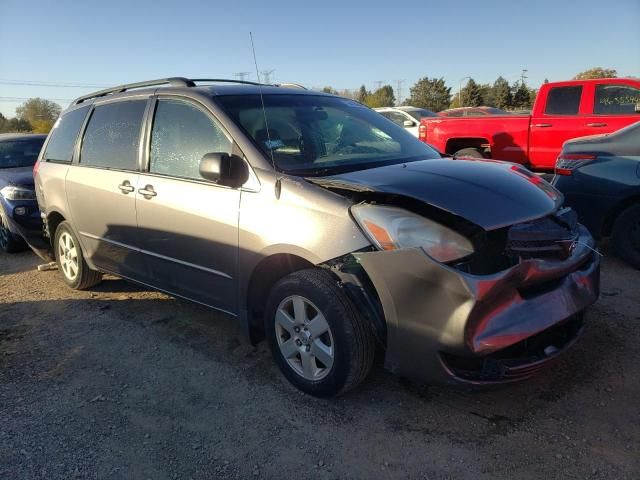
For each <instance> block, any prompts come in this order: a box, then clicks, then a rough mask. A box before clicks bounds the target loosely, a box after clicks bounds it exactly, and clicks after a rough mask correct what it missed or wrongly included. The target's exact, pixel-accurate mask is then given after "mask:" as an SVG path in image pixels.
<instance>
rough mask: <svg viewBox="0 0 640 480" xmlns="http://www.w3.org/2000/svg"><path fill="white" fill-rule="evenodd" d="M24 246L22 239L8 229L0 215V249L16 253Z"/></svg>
mask: <svg viewBox="0 0 640 480" xmlns="http://www.w3.org/2000/svg"><path fill="white" fill-rule="evenodd" d="M24 248H25V243H24V241H23V240H22V239H21V238H20V237H17V236H15V235H14V234H13V233H12V232H11V230H9V226H8V225H6V224H5V223H4V221H3V220H2V215H0V250H2V251H3V252H5V253H16V252H19V251H21V250H24Z"/></svg>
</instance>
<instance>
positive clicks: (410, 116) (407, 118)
mask: <svg viewBox="0 0 640 480" xmlns="http://www.w3.org/2000/svg"><path fill="white" fill-rule="evenodd" d="M374 110H375V111H376V112H378V113H379V114H380V115H383V116H385V117H387V118H388V119H389V120H391V121H392V122H393V123H396V124H398V125H400V126H401V127H403V128H406V129H407V130H408V131H409V132H411V133H412V134H413V135H414V136H416V137H417V136H418V126H419V125H420V120H421V119H422V118H424V117H437V116H438V114H437V113H435V112H432V111H431V110H427V109H425V108H418V107H410V106H406V107H380V108H374Z"/></svg>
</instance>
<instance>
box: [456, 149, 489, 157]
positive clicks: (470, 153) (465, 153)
mask: <svg viewBox="0 0 640 480" xmlns="http://www.w3.org/2000/svg"><path fill="white" fill-rule="evenodd" d="M453 156H454V157H456V158H463V157H467V158H485V156H484V154H483V153H482V151H481V150H480V149H479V148H463V149H460V150H458V151H457V152H456V153H454V154H453Z"/></svg>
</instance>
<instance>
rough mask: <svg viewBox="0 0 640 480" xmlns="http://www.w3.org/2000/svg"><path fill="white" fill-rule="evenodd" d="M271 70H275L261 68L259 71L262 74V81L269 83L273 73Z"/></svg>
mask: <svg viewBox="0 0 640 480" xmlns="http://www.w3.org/2000/svg"><path fill="white" fill-rule="evenodd" d="M273 72H275V70H262V71H261V72H260V73H261V74H262V83H266V84H267V85H271V75H273Z"/></svg>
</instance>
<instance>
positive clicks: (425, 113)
mask: <svg viewBox="0 0 640 480" xmlns="http://www.w3.org/2000/svg"><path fill="white" fill-rule="evenodd" d="M403 111H404V112H405V113H408V114H409V115H411V116H412V117H413V118H415V119H416V120H418V121H419V120H421V119H423V118H425V117H437V116H438V114H437V113H435V112H432V111H431V110H425V109H424V108H417V109H415V110H403Z"/></svg>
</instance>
